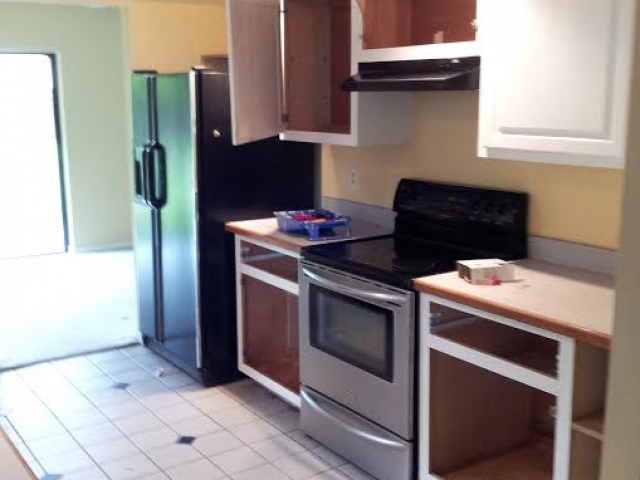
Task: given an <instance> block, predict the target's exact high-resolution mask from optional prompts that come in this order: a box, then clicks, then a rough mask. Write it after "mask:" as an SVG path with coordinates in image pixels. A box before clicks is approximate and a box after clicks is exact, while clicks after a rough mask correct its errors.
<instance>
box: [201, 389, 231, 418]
mask: <svg viewBox="0 0 640 480" xmlns="http://www.w3.org/2000/svg"><path fill="white" fill-rule="evenodd" d="M189 401H190V402H191V403H192V404H193V405H194V406H195V407H196V408H198V409H200V410H202V411H203V412H205V413H207V414H211V413H215V412H220V411H223V410H227V409H229V408H233V407H240V403H238V402H237V401H236V400H234V399H233V398H231V397H230V396H228V395H226V394H225V393H222V392H221V391H216V392H211V393H209V394H208V395H205V396H203V397H199V398H195V399H192V400H189Z"/></svg>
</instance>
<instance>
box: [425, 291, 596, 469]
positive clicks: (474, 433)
mask: <svg viewBox="0 0 640 480" xmlns="http://www.w3.org/2000/svg"><path fill="white" fill-rule="evenodd" d="M421 302H422V303H421V312H422V315H423V318H422V322H421V325H422V329H421V333H420V336H421V342H420V344H421V350H420V369H421V371H420V375H421V383H420V384H421V391H420V400H419V402H420V404H419V409H420V413H419V418H420V432H419V436H420V447H419V448H420V451H419V471H420V477H419V478H420V480H426V479H433V480H485V479H489V478H492V479H498V478H504V479H509V480H569V479H570V480H597V478H598V471H599V457H600V451H599V449H600V446H599V444H598V442H601V428H602V427H601V419H602V411H603V409H604V396H605V385H606V368H607V358H608V355H607V352H606V351H604V350H600V349H597V348H594V347H591V346H588V345H583V344H580V343H576V342H575V340H574V339H572V338H569V337H566V336H563V335H559V334H556V333H553V332H549V331H545V330H542V329H539V328H535V327H532V326H530V325H526V324H522V323H519V322H517V321H514V320H512V319H508V318H504V317H499V316H496V315H492V314H490V313H487V312H482V311H480V310H477V309H474V308H470V307H467V306H463V305H459V304H455V303H452V302H449V301H447V300H444V299H440V298H436V297H432V296H428V295H422V298H421ZM591 422H593V423H591ZM595 425H599V427H596V426H595ZM597 430H599V431H600V440H598V438H597V433H596V431H597Z"/></svg>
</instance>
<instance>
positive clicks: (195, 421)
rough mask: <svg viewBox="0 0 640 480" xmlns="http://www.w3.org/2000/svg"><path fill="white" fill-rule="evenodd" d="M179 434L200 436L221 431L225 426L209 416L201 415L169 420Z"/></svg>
mask: <svg viewBox="0 0 640 480" xmlns="http://www.w3.org/2000/svg"><path fill="white" fill-rule="evenodd" d="M167 423H168V424H169V425H170V426H171V428H172V429H173V430H175V431H176V432H177V433H178V434H179V435H182V436H188V437H200V436H202V435H207V434H209V433H215V432H219V431H220V430H222V429H223V428H222V427H221V426H220V425H218V424H217V423H216V422H214V421H213V420H211V419H210V418H209V417H206V416H204V415H199V416H197V417H193V418H190V419H188V420H180V421H177V422H174V421H168V422H167Z"/></svg>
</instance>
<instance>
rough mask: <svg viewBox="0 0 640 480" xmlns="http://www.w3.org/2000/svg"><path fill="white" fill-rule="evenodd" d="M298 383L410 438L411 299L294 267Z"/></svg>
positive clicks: (318, 269)
mask: <svg viewBox="0 0 640 480" xmlns="http://www.w3.org/2000/svg"><path fill="white" fill-rule="evenodd" d="M299 278H300V378H301V382H302V384H303V385H306V386H308V387H311V388H313V389H314V390H316V391H318V392H320V393H322V394H324V395H325V396H327V397H329V398H331V399H332V400H334V401H336V402H338V403H340V404H342V405H344V406H346V407H347V408H349V409H351V410H353V411H355V412H356V413H359V414H360V415H362V416H364V417H366V418H368V419H369V420H371V421H373V422H375V423H377V424H378V425H381V426H383V427H385V428H387V429H388V430H391V431H392V432H394V433H396V434H397V435H399V436H401V437H403V438H404V439H407V440H411V439H412V438H413V388H414V381H413V378H414V341H415V332H414V314H415V305H414V303H415V302H414V294H413V292H409V291H406V290H401V289H397V288H393V287H386V286H382V285H380V284H377V283H374V282H370V281H367V280H366V279H363V278H359V277H354V276H351V275H347V274H344V273H341V272H339V271H337V270H333V269H330V268H326V267H323V266H320V265H317V264H314V263H310V262H306V261H303V262H300V275H299Z"/></svg>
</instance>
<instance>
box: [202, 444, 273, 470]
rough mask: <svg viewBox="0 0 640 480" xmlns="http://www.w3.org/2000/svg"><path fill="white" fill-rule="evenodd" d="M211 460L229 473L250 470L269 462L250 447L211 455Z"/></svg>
mask: <svg viewBox="0 0 640 480" xmlns="http://www.w3.org/2000/svg"><path fill="white" fill-rule="evenodd" d="M211 461H212V462H213V463H215V464H216V466H218V467H220V468H221V469H222V470H223V471H224V472H225V473H227V474H229V475H232V474H234V473H238V472H242V471H244V470H250V469H252V468H255V467H258V466H260V465H263V464H265V463H267V461H266V460H265V459H264V458H263V457H261V456H260V455H258V454H257V453H256V452H254V451H253V450H251V449H250V448H249V447H241V448H237V449H235V450H230V451H228V452H225V453H221V454H219V455H216V456H214V457H211Z"/></svg>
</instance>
